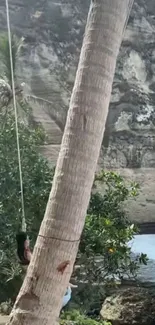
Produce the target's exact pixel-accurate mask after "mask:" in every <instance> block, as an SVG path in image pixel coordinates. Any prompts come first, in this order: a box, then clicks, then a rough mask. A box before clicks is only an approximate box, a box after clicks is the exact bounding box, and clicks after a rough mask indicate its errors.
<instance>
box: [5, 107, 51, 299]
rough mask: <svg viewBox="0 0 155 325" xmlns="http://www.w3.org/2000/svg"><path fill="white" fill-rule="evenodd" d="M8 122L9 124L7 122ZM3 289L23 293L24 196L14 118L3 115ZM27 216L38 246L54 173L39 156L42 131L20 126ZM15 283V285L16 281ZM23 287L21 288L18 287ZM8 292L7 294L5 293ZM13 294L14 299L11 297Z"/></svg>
mask: <svg viewBox="0 0 155 325" xmlns="http://www.w3.org/2000/svg"><path fill="white" fill-rule="evenodd" d="M4 120H5V122H4ZM0 124H1V125H3V126H4V125H5V127H3V128H2V127H1V125H0V130H2V131H0V188H1V191H0V229H1V233H0V243H1V244H0V287H1V299H2V298H3V297H2V292H4V293H6V296H7V295H8V297H10V295H11V296H12V292H14V295H16V293H17V292H18V290H19V286H20V284H21V275H22V271H21V268H20V267H19V265H18V262H17V258H16V243H15V236H16V233H17V231H18V230H19V228H20V225H21V196H20V182H19V167H18V156H17V145H16V133H15V120H14V114H13V112H12V110H11V111H8V114H7V115H5V113H3V112H1V114H0ZM19 136H20V149H21V163H22V173H23V185H24V201H25V215H26V220H27V226H28V232H29V234H30V238H31V239H32V245H33V244H34V242H35V239H36V236H37V233H38V229H39V226H40V223H41V220H42V218H43V215H44V211H45V207H46V203H47V200H48V195H49V191H50V188H51V181H52V178H53V170H51V169H50V168H49V166H48V163H47V161H46V160H45V159H44V158H43V157H42V156H41V155H40V154H39V149H38V145H40V144H41V143H42V142H43V140H44V133H43V130H42V129H41V128H40V127H37V128H36V129H35V130H33V129H32V128H31V127H30V126H29V125H26V124H25V123H23V122H21V121H20V122H19ZM12 280H13V281H12ZM19 282H20V284H19V285H18V283H19ZM3 288H4V291H3ZM9 294H10V295H9Z"/></svg>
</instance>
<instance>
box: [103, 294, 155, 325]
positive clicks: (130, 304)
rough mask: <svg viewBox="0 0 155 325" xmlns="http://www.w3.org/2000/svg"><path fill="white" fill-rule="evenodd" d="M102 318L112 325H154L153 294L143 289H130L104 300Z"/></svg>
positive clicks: (154, 301) (154, 296)
mask: <svg viewBox="0 0 155 325" xmlns="http://www.w3.org/2000/svg"><path fill="white" fill-rule="evenodd" d="M100 314H101V316H102V318H103V319H104V320H106V321H110V322H111V323H112V325H132V324H134V325H154V324H155V293H153V292H152V291H150V290H148V289H145V288H132V289H131V288H130V289H126V290H124V291H122V292H121V291H120V293H117V294H115V295H113V296H110V297H108V298H106V299H105V302H104V303H103V306H102V309H101V312H100Z"/></svg>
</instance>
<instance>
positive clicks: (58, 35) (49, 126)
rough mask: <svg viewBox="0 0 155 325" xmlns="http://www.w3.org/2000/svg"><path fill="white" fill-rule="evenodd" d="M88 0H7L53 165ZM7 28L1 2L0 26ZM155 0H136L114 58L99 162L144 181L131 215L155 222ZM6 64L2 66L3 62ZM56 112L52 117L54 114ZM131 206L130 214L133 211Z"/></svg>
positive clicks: (20, 70)
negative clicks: (107, 113) (47, 139)
mask: <svg viewBox="0 0 155 325" xmlns="http://www.w3.org/2000/svg"><path fill="white" fill-rule="evenodd" d="M89 3H90V0H84V1H83V0H76V1H75V0H72V1H69V0H65V1H64V0H57V1H54V0H38V1H36V0H26V1H25V0H10V1H9V4H10V18H11V29H12V31H13V32H15V33H16V34H17V35H18V36H23V37H24V38H25V41H24V44H23V46H22V48H21V55H20V58H19V61H18V64H17V72H16V74H17V77H18V80H19V82H20V83H21V82H25V84H26V86H25V92H26V93H30V94H33V95H35V96H37V97H39V98H40V100H41V99H46V101H47V102H46V103H43V104H42V105H40V104H37V103H35V104H34V103H33V110H34V118H35V119H36V120H37V121H41V122H42V124H43V126H44V127H45V129H46V130H47V133H48V135H49V145H46V146H45V147H43V148H42V151H43V153H44V154H45V155H46V156H47V157H48V158H49V160H50V162H51V163H52V164H55V162H56V158H57V154H58V151H59V145H60V142H61V137H62V132H63V130H62V128H60V123H56V119H57V121H58V122H61V125H64V123H65V118H66V114H67V109H68V105H69V99H70V94H71V90H72V86H73V82H74V78H75V72H76V67H77V63H78V58H79V54H80V48H81V44H82V38H83V34H84V27H85V22H86V17H87V12H88V9H89ZM4 29H6V11H5V1H3V0H2V1H0V30H4ZM154 36H155V1H154V0H135V2H134V6H133V9H132V12H131V16H130V19H129V23H128V27H127V30H126V32H125V35H124V38H123V42H122V46H121V50H120V54H119V57H118V61H117V67H116V73H115V78H114V83H113V92H112V97H111V104H110V111H109V116H108V121H107V125H106V131H105V136H104V140H103V147H102V150H101V156H100V160H99V165H100V166H101V167H104V168H108V169H117V170H119V172H121V173H123V174H124V175H125V177H127V178H128V177H130V178H133V179H134V180H138V181H139V182H140V185H141V186H142V191H141V195H140V197H139V201H138V204H136V205H135V204H134V203H131V206H129V207H128V211H129V215H130V218H132V219H133V220H134V221H135V220H136V221H153V220H155V216H154V209H155V173H154V168H155V110H154V106H155V37H154ZM0 68H1V67H0ZM53 116H54V117H55V119H53ZM131 211H132V212H133V213H132V214H131Z"/></svg>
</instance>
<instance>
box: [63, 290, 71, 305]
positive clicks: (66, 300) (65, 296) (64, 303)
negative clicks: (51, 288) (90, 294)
mask: <svg viewBox="0 0 155 325" xmlns="http://www.w3.org/2000/svg"><path fill="white" fill-rule="evenodd" d="M71 296H72V290H71V287H68V288H67V291H66V293H65V295H64V297H63V301H62V308H63V307H65V306H66V305H67V304H68V302H69V301H70V299H71Z"/></svg>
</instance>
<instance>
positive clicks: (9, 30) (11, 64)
mask: <svg viewBox="0 0 155 325" xmlns="http://www.w3.org/2000/svg"><path fill="white" fill-rule="evenodd" d="M5 1H6V2H5V3H6V16H7V31H8V42H9V53H10V69H11V82H12V96H13V108H14V114H15V130H16V141H17V153H18V167H19V180H20V193H21V210H22V216H21V221H22V224H21V230H22V231H23V232H26V219H25V207H24V193H23V177H22V166H21V154H20V144H19V129H18V112H17V103H16V93H15V81H14V69H13V58H12V41H11V28H10V16H9V4H8V0H5Z"/></svg>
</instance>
